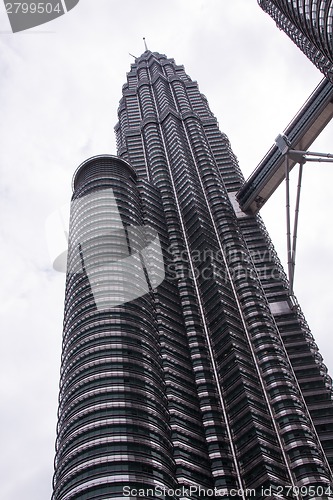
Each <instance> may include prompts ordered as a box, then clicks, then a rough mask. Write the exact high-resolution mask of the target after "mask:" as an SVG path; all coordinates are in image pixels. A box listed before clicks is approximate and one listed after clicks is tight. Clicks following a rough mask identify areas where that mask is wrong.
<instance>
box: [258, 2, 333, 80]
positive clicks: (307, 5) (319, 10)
mask: <svg viewBox="0 0 333 500" xmlns="http://www.w3.org/2000/svg"><path fill="white" fill-rule="evenodd" d="M258 3H259V5H260V7H261V8H262V9H263V10H264V11H265V12H267V13H268V14H269V15H270V16H271V17H272V18H273V19H274V21H275V22H276V24H277V26H278V27H279V28H280V29H282V30H283V31H284V32H285V33H286V34H287V35H288V36H289V37H290V38H291V39H292V41H293V42H294V43H295V44H296V45H297V46H298V47H299V48H300V49H301V50H302V51H303V52H304V54H305V55H306V56H307V57H308V58H309V59H310V60H311V61H312V62H313V63H314V64H315V65H316V66H317V68H318V69H319V70H320V71H321V72H322V73H324V75H325V76H326V77H327V78H328V79H329V80H331V81H333V1H332V0H258Z"/></svg>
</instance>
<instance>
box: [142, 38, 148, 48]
mask: <svg viewBox="0 0 333 500" xmlns="http://www.w3.org/2000/svg"><path fill="white" fill-rule="evenodd" d="M143 43H144V44H145V50H148V47H147V43H146V39H145V37H143Z"/></svg>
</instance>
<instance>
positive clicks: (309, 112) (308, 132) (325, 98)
mask: <svg viewBox="0 0 333 500" xmlns="http://www.w3.org/2000/svg"><path fill="white" fill-rule="evenodd" d="M332 117H333V83H331V82H330V81H328V80H327V79H326V78H324V79H323V80H322V81H321V82H320V84H319V85H318V87H317V88H316V89H315V90H314V92H313V93H312V94H311V96H310V97H309V99H308V100H307V101H306V103H305V104H304V105H303V107H302V108H301V109H300V111H299V112H298V113H297V115H296V116H295V117H294V118H293V120H292V121H291V122H290V124H289V125H288V126H287V128H286V129H285V130H284V132H283V134H282V135H279V136H278V137H277V138H276V142H275V144H274V145H273V146H272V147H271V148H270V150H269V151H268V153H267V154H266V155H265V157H264V158H263V159H262V160H261V162H260V163H259V165H258V167H257V168H256V169H255V170H254V172H253V173H252V174H251V175H250V177H249V178H248V179H247V181H246V182H245V184H244V185H243V186H242V188H241V189H240V190H239V192H238V193H237V199H238V202H239V204H240V207H241V209H242V210H243V212H245V213H247V214H251V215H254V214H257V213H258V212H259V210H260V209H261V207H262V206H263V205H264V204H265V203H266V201H267V200H268V199H269V198H270V196H271V195H272V194H273V193H274V191H275V190H276V188H277V187H278V186H279V185H280V184H281V182H282V181H283V180H284V179H285V178H286V169H285V156H286V154H288V157H289V170H291V169H292V168H293V167H294V166H295V164H296V163H299V161H300V160H302V159H303V157H304V155H305V156H306V153H307V150H308V148H309V147H310V146H311V144H312V143H313V142H314V141H315V139H316V138H317V137H318V135H319V134H320V133H321V132H322V130H323V129H324V128H325V127H326V125H327V124H328V123H329V121H330V120H331V118H332ZM308 155H310V156H311V157H312V158H314V155H313V154H312V153H310V154H309V153H308ZM320 156H321V155H318V158H319V157H320ZM324 156H325V155H323V156H321V157H322V160H321V161H323V159H324ZM328 156H331V155H328ZM305 159H306V160H309V157H306V158H305ZM312 161H313V160H312Z"/></svg>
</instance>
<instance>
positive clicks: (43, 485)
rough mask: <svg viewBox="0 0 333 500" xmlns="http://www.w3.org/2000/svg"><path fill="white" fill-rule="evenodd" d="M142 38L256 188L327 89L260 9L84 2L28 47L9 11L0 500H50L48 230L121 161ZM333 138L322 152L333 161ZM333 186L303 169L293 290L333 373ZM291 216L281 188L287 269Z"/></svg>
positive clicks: (238, 2)
mask: <svg viewBox="0 0 333 500" xmlns="http://www.w3.org/2000/svg"><path fill="white" fill-rule="evenodd" d="M143 36H145V37H146V39H147V43H148V46H149V48H150V49H151V50H152V51H158V52H161V53H164V54H166V55H167V56H169V57H173V58H175V60H176V62H177V63H178V64H184V66H185V69H186V71H187V73H188V74H189V75H190V76H191V77H192V79H195V80H197V81H198V82H199V86H200V89H201V91H202V92H203V93H204V94H205V95H206V96H207V98H208V101H209V103H210V107H211V109H212V111H213V112H214V113H215V115H216V116H217V118H218V120H219V123H220V128H221V130H222V131H224V132H225V133H226V134H227V135H228V136H229V138H230V141H231V144H232V147H233V150H234V152H235V154H236V155H237V157H238V159H239V162H240V166H241V168H242V170H243V172H244V174H245V176H246V177H248V175H249V174H250V173H251V172H252V171H253V169H254V168H255V167H256V166H257V164H258V163H259V161H260V160H261V158H262V157H263V156H264V154H265V153H266V152H267V150H268V149H269V147H270V146H271V145H272V144H273V142H274V139H275V137H276V136H277V135H278V133H280V132H282V131H283V129H284V128H285V127H286V126H287V124H288V123H289V121H290V120H291V119H292V117H293V116H294V115H295V113H296V112H297V111H298V109H299V108H300V107H301V105H302V104H303V103H304V101H305V100H306V98H307V97H308V96H309V95H310V93H311V92H312V90H313V89H314V88H315V86H316V85H317V84H318V83H319V81H320V80H321V78H322V75H321V74H320V73H319V71H318V70H316V69H315V68H314V67H313V66H312V64H311V63H310V62H309V61H308V60H307V58H306V57H305V56H304V55H303V54H302V53H301V52H300V51H299V50H298V49H297V48H296V47H295V46H294V45H293V43H292V42H291V41H290V40H289V39H288V37H287V36H286V35H285V34H284V33H283V32H281V31H279V30H278V29H277V28H276V27H275V24H274V22H273V21H272V19H270V17H269V16H267V15H266V14H265V13H264V12H263V11H262V10H261V9H260V7H259V6H258V5H257V2H256V0H232V1H227V0H164V1H160V0H140V1H139V0H122V1H121V2H119V1H116V0H94V1H93V0H80V2H79V4H78V5H77V6H76V7H75V8H74V9H73V10H72V11H70V13H68V14H66V15H65V16H62V17H60V18H58V19H57V20H55V21H52V22H50V23H48V24H45V25H43V26H40V27H39V28H35V29H34V30H30V31H27V32H22V33H18V34H12V33H11V32H10V26H9V21H8V19H7V16H6V13H5V9H4V5H3V3H2V2H1V4H0V47H1V60H0V65H1V67H0V71H1V88H0V100H1V104H0V106H1V107H0V109H1V124H0V131H1V133H0V154H1V162H0V172H1V173H0V211H1V226H0V238H1V246H0V266H1V291H0V293H1V298H0V318H1V363H0V370H1V372H2V373H1V382H2V383H1V389H0V390H1V393H0V401H1V413H0V424H1V425H0V443H1V450H2V454H1V458H0V476H1V482H0V484H1V488H0V500H17V499H24V500H46V499H48V498H50V495H51V478H52V473H53V458H54V440H55V428H56V413H57V398H58V380H59V367H60V352H61V333H62V314H63V298H64V276H63V275H61V274H57V273H56V272H54V271H52V269H51V265H50V260H49V255H48V251H47V245H46V241H45V235H44V223H45V220H46V218H47V216H48V215H49V214H50V212H52V211H53V210H55V209H56V208H57V207H59V206H60V205H62V204H63V203H65V202H67V201H69V199H70V195H71V179H72V174H73V172H74V170H75V169H76V167H77V166H78V165H79V164H80V163H81V162H82V161H83V160H85V159H86V158H88V157H90V156H92V155H95V154H100V153H113V154H114V153H115V152H116V150H115V141H114V132H113V127H114V125H115V123H116V121H117V114H116V110H117V106H118V102H119V99H120V97H121V87H122V85H123V84H124V83H125V80H126V77H125V75H126V72H127V71H129V68H130V64H131V62H132V61H133V59H132V58H131V57H130V56H129V54H128V53H129V52H131V53H132V54H134V55H136V56H138V55H140V54H141V53H142V52H143V51H144V47H143V42H142V37H143ZM332 126H333V125H332V124H330V125H328V126H327V128H326V130H325V132H324V133H323V134H322V135H321V137H320V139H319V140H317V141H316V143H315V144H314V145H313V146H312V148H311V149H312V150H313V151H320V152H333V144H332V131H333V129H332ZM292 177H293V179H294V178H295V177H296V171H293V172H292ZM332 181H333V165H332V164H312V163H311V164H310V163H309V164H308V165H306V166H305V172H304V186H303V193H302V200H301V213H300V225H299V241H298V255H297V262H296V277H295V292H296V295H297V296H298V299H299V301H300V303H301V305H302V308H303V311H304V313H305V315H306V318H307V320H308V322H309V324H310V327H311V328H312V331H313V333H314V336H315V338H316V340H317V343H318V344H319V346H320V348H321V352H322V354H323V356H324V358H325V360H326V363H327V365H329V366H330V367H331V371H333V353H332V349H331V347H330V334H331V330H332V328H331V321H330V320H331V308H332V298H333V288H332V286H331V281H332V279H333V269H332V265H331V254H332V246H333V237H332V232H331V231H332V229H331V226H332V224H331V223H329V220H331V219H332V216H333V214H332V205H331V203H330V200H331V198H332V193H331V185H332ZM293 194H295V192H293ZM284 206H285V201H284V189H283V187H282V186H281V187H280V188H279V190H278V192H276V193H275V194H274V195H273V197H272V198H271V199H270V200H269V202H268V203H267V205H266V206H265V207H264V209H263V210H262V216H263V218H264V221H265V223H266V225H267V228H268V230H269V232H270V234H271V237H272V238H273V241H274V244H275V246H276V248H277V250H278V253H279V255H280V258H281V259H282V260H283V262H285V255H286V250H285V247H286V241H285V233H286V229H285V208H284Z"/></svg>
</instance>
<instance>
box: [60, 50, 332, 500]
mask: <svg viewBox="0 0 333 500" xmlns="http://www.w3.org/2000/svg"><path fill="white" fill-rule="evenodd" d="M116 135H117V145H118V155H119V158H118V159H117V158H115V157H111V156H99V157H95V158H92V159H90V160H87V161H86V162H84V163H83V164H82V165H81V166H80V167H79V169H78V170H77V172H76V174H75V176H74V182H73V188H74V194H73V203H72V215H71V223H70V236H69V259H68V276H67V285H66V303H65V323H64V344H63V357H62V372H61V384H60V407H59V424H58V438H57V453H56V470H55V476H54V496H53V500H70V499H104V500H106V499H110V498H112V499H120V498H122V499H123V498H127V499H132V498H138V497H139V496H141V497H143V498H154V499H155V498H158V497H159V498H169V499H177V500H181V499H183V498H189V497H190V498H191V499H193V500H195V499H199V498H200V499H202V498H204V499H207V498H212V496H213V497H214V498H215V497H218V496H223V497H224V498H229V499H231V498H238V499H243V500H246V499H247V498H250V497H251V496H252V497H253V496H254V495H253V491H254V490H255V492H256V493H255V498H258V499H267V498H275V496H274V493H279V494H280V495H281V498H286V499H287V498H297V499H299V500H300V499H310V498H323V491H325V492H326V494H327V496H329V491H330V490H329V488H332V491H333V484H332V472H331V469H330V464H332V462H333V425H332V416H333V402H332V383H331V379H330V377H329V376H328V375H327V370H326V368H325V366H324V364H323V362H322V358H321V356H320V354H319V352H318V349H317V346H316V344H315V342H314V339H313V337H312V335H311V332H310V330H309V328H308V325H307V323H306V321H305V318H304V316H303V314H302V312H301V310H300V308H299V306H298V304H297V302H296V299H295V297H290V295H289V287H288V282H287V279H286V276H285V274H284V271H283V269H282V267H281V264H280V262H279V260H278V258H277V255H276V253H275V250H274V248H273V246H272V243H271V241H270V239H269V236H268V234H267V232H266V229H265V226H264V224H263V222H262V220H261V219H260V217H259V216H251V215H247V214H245V213H243V212H242V211H241V210H240V208H239V206H238V204H237V200H236V193H237V191H238V190H239V189H240V187H241V186H242V184H243V182H244V179H243V177H242V174H241V172H240V169H239V167H238V163H237V159H236V157H235V155H234V154H233V152H232V150H231V147H230V143H229V141H228V139H227V137H226V136H225V135H224V134H223V133H221V132H220V130H219V128H218V124H217V121H216V119H215V117H214V115H213V114H212V113H211V111H210V109H209V106H208V103H207V100H206V98H205V97H204V96H203V95H202V94H200V92H199V89H198V85H197V83H196V82H194V81H192V80H191V79H190V78H189V76H188V75H187V74H186V73H185V71H184V68H183V67H182V66H178V65H176V64H175V62H174V60H173V59H168V58H167V57H166V56H164V55H162V54H158V53H152V52H150V51H146V52H145V53H144V54H143V55H142V56H141V57H139V58H138V59H136V61H135V63H134V64H132V66H131V70H130V72H129V73H128V75H127V83H126V84H125V85H124V86H123V97H122V99H121V101H120V106H119V122H118V124H117V125H116ZM109 190H111V191H112V193H113V194H114V198H115V200H116V204H117V214H119V217H120V219H121V221H120V222H121V224H118V226H117V231H119V234H118V232H117V237H116V238H115V241H116V243H114V244H113V245H112V255H111V257H110V253H108V256H107V257H105V259H104V260H103V258H104V257H103V256H104V253H103V252H105V251H106V250H105V238H99V236H100V233H99V230H100V228H101V227H102V228H104V227H105V224H107V223H106V222H105V221H107V220H110V218H112V220H113V221H114V220H116V217H115V215H114V202H110V196H109V194H108V193H110V191H109ZM90 195H93V196H92V198H90ZM110 207H111V208H110ZM110 214H112V216H111V215H110ZM117 220H118V222H119V218H118V219H117ZM129 226H136V227H137V226H145V227H149V228H150V229H151V230H153V231H155V232H156V233H157V234H158V236H159V241H160V245H161V251H162V254H163V266H164V273H165V275H164V279H163V280H162V281H161V283H160V284H159V285H158V286H157V287H154V286H152V285H151V282H150V277H149V276H150V275H152V274H153V272H149V263H148V267H147V269H148V272H146V274H145V278H146V280H147V282H149V283H150V285H149V290H148V291H147V293H145V294H142V295H141V296H138V297H137V298H136V299H134V300H130V301H127V302H125V303H123V304H118V305H117V306H114V305H112V304H111V305H112V307H111V306H110V295H111V296H112V294H113V295H114V294H117V293H120V292H121V291H123V290H124V289H125V290H126V289H127V288H126V287H128V283H129V281H130V280H131V281H132V282H133V280H134V281H135V282H136V283H139V284H138V286H139V288H140V286H141V285H140V279H139V278H138V276H139V277H140V273H139V268H140V264H139V263H137V273H136V271H133V268H132V271H131V272H132V276H131V275H130V273H128V274H127V275H126V272H123V271H122V272H121V273H119V274H117V259H118V261H119V259H121V258H123V256H124V254H125V253H126V252H125V250H126V249H124V248H123V246H122V244H123V243H122V242H124V235H123V234H122V233H121V231H122V230H124V231H125V233H128V227H129ZM89 230H91V234H92V237H91V238H90V233H89ZM87 231H88V233H87ZM96 231H97V235H96ZM103 231H104V229H103ZM87 234H88V236H87ZM77 235H79V236H77ZM82 240H83V241H84V244H82V243H81V242H82ZM145 244H146V243H145V242H141V243H140V244H139V245H138V247H140V248H142V247H144V246H145ZM125 246H126V245H125ZM106 247H107V248H108V250H107V252H110V249H109V247H108V245H106ZM151 259H154V255H153V256H151ZM105 260H106V261H108V262H109V261H111V262H112V266H114V267H112V266H111V267H112V269H111V270H112V273H113V274H112V283H113V285H112V286H110V285H109V286H108V283H107V282H105V279H104V276H105V272H104V271H105ZM76 261H78V262H77V265H76V267H75V263H76ZM89 262H92V263H93V265H92V266H90V267H89ZM141 264H142V262H141ZM108 266H109V267H110V264H108ZM109 267H108V270H109ZM152 267H153V271H154V266H152ZM99 270H101V276H100V275H99V274H98V272H99ZM96 275H97V278H96V279H95V276H96ZM118 278H119V280H118V281H117V279H118ZM103 280H104V281H103ZM117 289H118V292H117ZM141 290H144V286H143V284H142V287H141ZM139 488H141V491H142V492H143V494H142V495H139V494H138V489H139ZM159 488H162V489H163V488H164V489H163V495H164V496H163V495H160V494H159V493H160V492H161V490H160V489H159ZM214 489H216V490H214ZM134 491H136V492H137V493H136V494H134V493H133V492H134ZM214 491H215V493H213V492H214ZM216 491H218V492H219V493H220V494H218V493H216ZM154 492H155V493H154ZM251 492H252V493H251ZM212 493H213V494H212ZM222 493H223V494H222ZM319 493H321V494H319ZM214 495H215V496H214Z"/></svg>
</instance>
